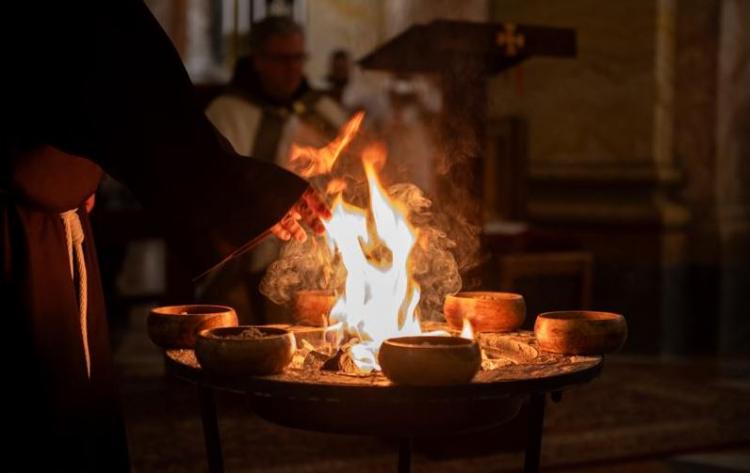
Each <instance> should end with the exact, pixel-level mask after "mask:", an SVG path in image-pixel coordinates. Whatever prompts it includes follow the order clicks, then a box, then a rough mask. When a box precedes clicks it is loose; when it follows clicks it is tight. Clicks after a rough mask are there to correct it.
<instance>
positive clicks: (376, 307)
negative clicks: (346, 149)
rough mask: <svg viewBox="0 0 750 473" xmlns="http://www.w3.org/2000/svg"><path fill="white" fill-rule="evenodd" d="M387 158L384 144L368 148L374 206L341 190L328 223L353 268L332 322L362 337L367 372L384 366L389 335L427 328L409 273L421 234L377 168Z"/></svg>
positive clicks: (357, 351) (360, 362)
mask: <svg viewBox="0 0 750 473" xmlns="http://www.w3.org/2000/svg"><path fill="white" fill-rule="evenodd" d="M385 159H386V156H385V147H383V146H382V145H374V146H369V147H368V148H367V149H365V151H364V152H363V153H362V164H363V166H364V168H365V175H366V176H367V183H368V190H369V194H370V207H369V209H363V208H360V207H356V206H354V205H351V204H348V203H346V202H344V201H343V199H342V198H341V195H339V196H338V197H337V199H336V201H335V203H334V205H333V211H332V213H333V217H332V218H331V219H330V220H329V221H327V222H325V223H324V225H325V227H326V234H327V237H328V242H329V245H330V246H331V248H332V249H333V250H335V251H337V252H338V253H339V254H340V255H341V259H342V262H343V264H344V266H345V267H346V271H347V277H346V283H345V290H344V293H343V294H340V295H339V299H338V300H337V301H336V304H335V305H334V307H333V308H332V309H331V316H330V317H331V321H332V322H333V323H336V324H341V327H342V330H344V331H345V332H346V333H348V334H349V335H350V336H353V337H356V338H358V339H359V341H360V343H359V344H358V345H355V346H353V347H352V351H351V354H352V358H353V360H354V362H355V363H356V364H357V366H358V367H359V369H360V370H363V371H370V370H376V369H379V368H380V367H379V366H378V364H377V353H378V350H379V349H380V345H381V344H382V343H383V341H385V340H386V339H387V338H391V337H396V336H407V335H418V334H420V333H421V328H420V325H419V320H418V318H417V315H416V307H417V304H418V303H419V286H418V285H417V283H416V282H415V281H414V280H413V279H412V278H411V276H410V273H409V257H410V255H411V251H412V248H413V247H414V245H415V244H416V242H417V240H418V237H419V235H418V232H417V230H416V229H415V228H413V227H412V226H411V225H410V224H409V221H408V219H407V217H408V209H407V208H406V207H405V206H403V205H401V204H399V203H398V202H395V201H394V200H392V199H391V198H390V197H389V196H388V193H387V192H386V190H385V189H384V188H383V186H382V184H381V183H380V181H379V179H378V175H377V172H376V169H375V168H376V166H377V165H378V164H382V163H384V162H385Z"/></svg>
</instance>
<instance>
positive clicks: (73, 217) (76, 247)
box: [60, 209, 91, 379]
mask: <svg viewBox="0 0 750 473" xmlns="http://www.w3.org/2000/svg"><path fill="white" fill-rule="evenodd" d="M60 218H62V221H63V225H64V226H65V243H66V244H67V247H68V261H69V262H70V277H71V278H72V279H73V281H75V276H76V270H77V271H78V308H79V310H80V323H81V339H82V340H83V355H84V356H85V358H86V375H87V376H88V377H89V379H90V378H91V355H90V353H89V337H88V325H87V312H88V280H87V278H86V260H85V258H84V254H83V238H84V237H83V228H82V227H81V219H80V218H79V217H78V213H77V212H76V209H73V210H68V211H67V212H63V213H61V214H60Z"/></svg>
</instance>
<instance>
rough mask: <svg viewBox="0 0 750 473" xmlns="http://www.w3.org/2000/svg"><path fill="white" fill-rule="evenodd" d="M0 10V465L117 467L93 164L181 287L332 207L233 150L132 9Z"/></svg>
mask: <svg viewBox="0 0 750 473" xmlns="http://www.w3.org/2000/svg"><path fill="white" fill-rule="evenodd" d="M0 15H2V17H3V18H5V19H7V20H9V21H8V22H7V26H8V27H6V28H2V29H1V30H0V54H2V57H3V63H4V68H3V76H4V79H5V82H4V84H3V87H2V88H0V102H1V103H2V104H3V107H2V109H0V114H2V117H3V120H2V123H3V125H2V127H0V248H2V253H0V268H1V272H0V303H2V308H3V309H2V310H3V331H4V333H6V334H7V336H6V337H5V339H4V340H3V343H1V344H0V359H2V360H3V362H4V368H5V369H4V372H3V375H4V377H5V379H6V380H7V383H6V387H5V389H3V401H4V406H5V407H6V409H5V412H4V413H3V416H2V423H1V424H0V430H2V433H3V435H2V438H3V454H2V456H1V457H0V469H2V470H3V471H13V472H29V471H33V472H37V471H39V472H108V473H119V472H127V471H129V470H130V466H129V458H128V449H127V441H126V436H125V429H124V423H123V419H122V414H121V412H120V408H119V400H118V398H119V396H118V393H117V388H116V385H115V384H116V383H115V372H114V367H113V363H112V357H111V352H110V346H109V341H108V329H107V324H106V318H105V308H104V299H103V295H102V288H101V283H100V280H99V274H98V264H97V257H96V251H95V248H94V241H93V234H92V231H91V227H90V222H89V218H88V212H87V211H88V210H90V207H91V204H93V202H92V201H91V199H90V196H91V195H92V194H93V193H94V191H95V190H96V187H97V185H98V184H99V182H100V179H101V177H102V175H103V173H104V172H106V173H108V174H110V175H112V176H113V177H114V178H116V179H117V180H118V181H120V182H122V183H124V184H126V185H127V186H128V187H129V188H130V190H132V191H133V193H134V195H135V196H136V197H137V198H138V199H139V201H140V202H141V203H142V204H143V206H144V208H145V209H146V210H147V211H149V212H150V216H151V219H152V222H153V224H154V225H158V226H159V227H161V228H162V229H163V231H164V232H166V234H167V237H168V239H167V241H168V243H169V244H170V245H171V246H172V247H173V248H174V249H175V250H177V251H180V255H181V259H182V260H183V262H184V263H185V268H186V271H185V273H184V275H183V278H185V279H187V280H188V281H189V279H190V278H191V277H192V276H194V275H196V274H199V273H200V272H201V271H202V270H205V269H206V268H207V267H210V266H211V264H212V263H215V262H216V261H218V260H219V259H220V258H221V257H223V256H225V255H226V254H229V253H230V252H232V251H233V250H234V249H235V248H238V247H239V246H241V245H242V244H243V243H245V242H247V241H248V240H250V239H251V238H253V237H254V236H255V235H258V234H260V233H263V232H264V231H266V230H268V229H271V230H272V232H273V233H275V234H276V235H277V236H278V237H279V238H282V239H289V238H292V237H294V238H299V239H304V238H305V235H306V234H305V231H304V230H303V229H302V228H301V227H300V225H299V222H300V221H301V220H304V221H305V222H306V223H307V224H308V225H310V226H311V227H312V228H313V229H314V230H315V231H317V232H321V231H322V230H323V228H322V223H321V222H320V221H319V219H318V218H319V217H321V216H322V217H325V216H327V215H330V214H329V213H328V211H327V210H326V207H325V205H324V204H323V203H322V202H321V201H320V199H319V198H317V197H316V194H314V192H312V191H310V190H309V185H308V183H307V182H306V181H304V180H303V179H301V178H299V177H298V176H296V175H294V174H292V173H290V172H288V171H286V170H284V169H282V168H280V167H278V166H275V165H273V164H272V163H268V162H263V161H260V160H256V159H251V158H245V157H240V156H239V155H237V154H236V153H235V152H234V150H232V148H231V146H229V144H228V143H227V142H226V140H225V139H224V138H222V137H221V135H220V134H219V133H218V132H217V131H216V129H215V128H214V127H213V126H211V124H210V123H209V122H208V120H206V118H205V115H204V114H203V111H202V110H201V108H200V107H199V106H198V105H197V104H196V102H195V97H194V90H193V85H192V84H191V83H190V80H189V79H188V76H187V73H186V72H185V69H184V68H183V66H182V62H181V61H180V58H179V56H178V55H177V52H176V51H175V50H174V48H173V46H172V45H171V43H170V42H169V39H168V38H167V36H166V35H165V34H164V32H163V31H162V30H161V28H160V27H159V25H158V23H157V22H156V20H155V19H154V18H153V16H152V15H151V13H150V12H149V10H148V8H147V7H146V6H145V5H144V3H143V2H141V1H132V0H127V1H125V0H109V1H106V2H72V3H71V2H45V3H44V4H43V5H42V6H41V7H40V6H39V5H37V4H36V3H31V2H5V3H3V5H2V7H0ZM186 302H187V301H186Z"/></svg>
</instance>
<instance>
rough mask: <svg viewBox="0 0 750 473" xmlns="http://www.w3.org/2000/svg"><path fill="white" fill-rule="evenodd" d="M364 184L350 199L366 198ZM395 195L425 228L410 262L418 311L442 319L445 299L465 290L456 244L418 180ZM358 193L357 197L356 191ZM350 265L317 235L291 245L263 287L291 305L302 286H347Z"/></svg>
mask: <svg viewBox="0 0 750 473" xmlns="http://www.w3.org/2000/svg"><path fill="white" fill-rule="evenodd" d="M366 192H367V187H366V185H364V184H361V185H356V186H351V185H350V186H349V187H348V188H347V192H346V194H348V197H347V198H346V200H347V201H358V202H361V201H363V200H364V201H365V202H366V197H365V198H364V199H363V198H362V195H363V193H364V194H365V195H366ZM387 192H388V194H389V196H390V197H391V198H393V199H395V200H396V201H398V202H400V203H401V204H403V205H404V206H405V207H406V208H407V209H408V210H409V216H408V218H409V222H410V223H411V225H412V226H413V227H415V228H416V229H417V230H418V232H419V238H418V240H417V243H416V244H415V246H414V248H413V249H412V253H411V257H410V259H409V265H410V269H411V274H412V277H413V278H414V280H415V281H416V283H417V284H419V287H420V291H421V298H420V303H419V306H418V311H419V314H420V318H421V319H422V320H441V319H442V312H443V300H444V299H445V296H446V295H448V294H454V293H456V292H458V291H460V290H461V275H460V273H459V269H458V264H457V263H456V259H455V258H454V256H453V251H454V250H455V248H456V242H454V241H453V240H451V239H450V238H448V235H447V232H446V231H445V229H443V228H441V227H440V222H439V221H438V219H436V218H435V214H433V213H432V211H431V210H432V202H431V201H430V199H428V198H427V197H426V196H425V195H424V193H423V192H422V190H421V189H419V188H418V187H417V186H415V185H414V184H409V183H399V184H394V185H392V186H390V187H389V188H388V189H387ZM355 194H356V195H357V196H358V197H355V196H354V195H355ZM345 281H346V268H345V267H344V266H343V264H342V261H341V258H340V257H339V256H338V254H337V253H335V252H332V251H331V250H330V249H329V247H328V244H327V243H326V241H325V237H324V236H311V237H310V238H308V239H307V240H306V241H305V242H302V243H300V242H297V241H290V242H289V243H287V244H285V245H284V247H283V249H282V251H281V255H280V257H279V259H278V260H276V261H275V262H273V263H272V264H271V265H270V266H269V267H268V270H267V271H266V275H265V277H264V278H263V281H262V282H261V285H260V291H261V293H262V294H264V295H265V296H266V297H268V298H269V299H270V300H272V301H273V302H275V303H276V304H286V303H289V302H291V301H292V300H293V298H294V294H295V293H296V292H297V291H301V290H329V291H334V292H336V293H338V294H340V293H341V292H342V291H343V290H344V283H345Z"/></svg>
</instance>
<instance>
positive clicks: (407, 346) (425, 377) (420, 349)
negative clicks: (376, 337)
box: [378, 336, 482, 386]
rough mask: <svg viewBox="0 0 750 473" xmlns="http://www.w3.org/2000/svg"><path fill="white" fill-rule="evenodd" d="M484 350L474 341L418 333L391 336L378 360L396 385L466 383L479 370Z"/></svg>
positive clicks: (384, 372) (384, 343) (382, 346)
mask: <svg viewBox="0 0 750 473" xmlns="http://www.w3.org/2000/svg"><path fill="white" fill-rule="evenodd" d="M481 362H482V353H481V351H480V349H479V345H478V344H477V342H476V341H474V340H469V339H466V338H459V337H438V336H417V337H397V338H390V339H388V340H386V341H385V342H383V344H382V345H381V346H380V352H379V354H378V363H379V364H380V368H381V369H382V371H383V374H384V375H385V376H386V377H387V378H388V379H389V380H391V381H392V382H393V383H395V384H405V385H412V386H437V385H447V384H465V383H468V382H470V381H471V379H472V378H473V377H474V375H475V374H476V373H477V371H479V368H480V365H481Z"/></svg>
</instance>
